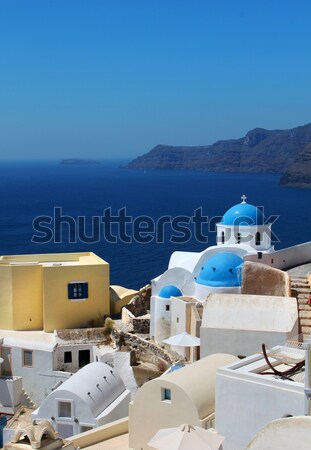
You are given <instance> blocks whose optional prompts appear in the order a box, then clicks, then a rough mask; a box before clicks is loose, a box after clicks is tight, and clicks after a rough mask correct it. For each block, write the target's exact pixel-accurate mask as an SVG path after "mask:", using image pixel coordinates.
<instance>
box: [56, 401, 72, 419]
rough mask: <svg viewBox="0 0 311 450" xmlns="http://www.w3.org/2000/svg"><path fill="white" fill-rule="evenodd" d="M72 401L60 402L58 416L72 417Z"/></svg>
mask: <svg viewBox="0 0 311 450" xmlns="http://www.w3.org/2000/svg"><path fill="white" fill-rule="evenodd" d="M71 407H72V404H71V402H62V401H59V402H58V417H72V412H71V410H72V408H71Z"/></svg>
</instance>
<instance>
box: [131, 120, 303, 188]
mask: <svg viewBox="0 0 311 450" xmlns="http://www.w3.org/2000/svg"><path fill="white" fill-rule="evenodd" d="M310 142H311V124H308V125H304V126H300V127H297V128H293V129H290V130H272V131H270V130H265V129H263V128H255V129H254V130H251V131H249V132H248V133H247V134H246V136H245V137H243V138H240V139H231V140H226V141H218V142H216V143H214V144H212V145H206V146H202V147H175V146H168V145H157V146H156V147H155V148H153V149H152V150H151V151H150V152H148V153H146V154H144V155H142V156H139V157H138V158H136V159H135V160H133V161H132V162H131V163H129V164H128V166H127V167H128V168H132V169H192V170H206V171H209V172H262V173H284V172H285V171H286V170H287V168H289V167H290V165H291V164H292V163H293V162H294V161H295V160H296V158H298V160H299V158H300V156H299V154H300V152H301V150H302V149H303V148H304V147H305V146H306V144H308V143H310ZM284 184H286V181H285V183H284Z"/></svg>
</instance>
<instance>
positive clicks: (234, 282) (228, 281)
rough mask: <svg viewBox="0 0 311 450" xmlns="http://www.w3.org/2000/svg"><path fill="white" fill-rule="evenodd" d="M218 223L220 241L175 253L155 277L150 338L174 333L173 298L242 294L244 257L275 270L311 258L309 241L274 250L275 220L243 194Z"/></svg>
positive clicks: (201, 298) (156, 339)
mask: <svg viewBox="0 0 311 450" xmlns="http://www.w3.org/2000/svg"><path fill="white" fill-rule="evenodd" d="M216 227H217V245H215V246H211V247H208V248H207V249H205V250H203V251H202V252H200V253H196V252H174V253H173V254H172V255H171V258H170V261H169V264H168V269H167V270H166V271H165V272H164V273H163V274H162V275H160V276H158V277H157V278H155V279H153V280H152V297H151V307H150V308H151V311H150V336H151V338H154V339H155V341H156V342H159V343H162V341H163V339H165V338H167V337H169V336H170V335H171V329H170V321H171V320H172V317H171V311H170V309H171V301H170V299H171V297H182V296H184V297H192V298H193V299H194V301H199V302H203V301H205V300H206V299H207V296H208V295H209V294H213V293H233V294H238V293H241V285H242V267H243V264H244V261H253V262H260V263H262V264H266V265H268V266H271V267H274V268H277V269H289V268H291V267H294V266H298V265H301V264H304V263H307V262H310V261H311V242H307V243H304V244H300V245H296V246H293V247H289V248H285V249H282V250H278V251H275V250H274V247H273V245H272V230H271V224H270V223H266V221H265V217H264V215H263V212H262V210H261V208H258V207H256V206H254V205H250V204H248V203H246V197H245V196H243V197H242V203H239V204H237V205H235V206H233V207H232V208H230V209H229V210H228V211H227V212H226V213H225V214H224V216H223V218H222V220H221V221H220V222H219V223H218V224H217V225H216ZM184 331H186V330H184Z"/></svg>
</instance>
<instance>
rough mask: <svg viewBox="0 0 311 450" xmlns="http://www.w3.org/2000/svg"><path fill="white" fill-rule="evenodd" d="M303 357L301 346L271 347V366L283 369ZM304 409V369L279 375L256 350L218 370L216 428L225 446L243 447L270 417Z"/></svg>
mask: <svg viewBox="0 0 311 450" xmlns="http://www.w3.org/2000/svg"><path fill="white" fill-rule="evenodd" d="M304 357H305V352H304V351H303V350H299V349H292V348H288V347H274V348H273V349H272V350H271V353H270V357H269V361H270V363H271V364H272V366H273V367H274V369H276V370H277V371H279V372H285V371H286V370H288V369H290V368H291V367H293V365H295V363H297V362H299V361H303V360H304ZM304 413H305V392H304V370H303V369H302V370H301V372H300V373H297V374H295V375H287V378H286V376H284V377H283V378H282V377H279V376H277V375H276V374H274V373H273V372H272V370H271V369H270V367H269V366H268V364H267V363H266V360H265V359H264V356H263V355H262V354H256V355H253V356H250V357H248V358H245V359H243V360H240V361H238V362H234V363H232V364H229V365H227V366H224V367H221V368H219V369H218V371H217V375H216V423H215V428H216V429H217V431H218V432H219V433H220V434H222V435H224V436H226V439H225V441H224V443H223V449H224V450H237V449H244V448H245V447H246V445H247V444H248V443H249V442H250V441H251V439H253V438H254V436H255V435H256V433H258V432H259V430H260V429H261V428H263V427H264V426H265V425H267V424H268V423H269V422H271V421H272V420H275V419H280V418H282V417H287V416H299V415H300V416H301V415H304ZM251 448H252V447H251ZM271 448H274V447H271ZM297 448H298V447H297Z"/></svg>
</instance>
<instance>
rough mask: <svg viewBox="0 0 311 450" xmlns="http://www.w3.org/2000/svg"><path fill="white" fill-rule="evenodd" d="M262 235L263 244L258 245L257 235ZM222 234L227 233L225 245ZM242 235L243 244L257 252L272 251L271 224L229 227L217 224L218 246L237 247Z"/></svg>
mask: <svg viewBox="0 0 311 450" xmlns="http://www.w3.org/2000/svg"><path fill="white" fill-rule="evenodd" d="M257 231H258V232H259V233H260V235H261V244H260V245H256V233H257ZM222 232H224V233H225V243H224V244H222V239H221V238H222ZM237 233H240V235H241V243H243V244H244V245H249V246H250V247H252V248H254V249H255V250H256V251H267V250H270V249H271V224H267V225H257V226H242V225H241V226H236V227H234V226H229V225H222V224H221V223H218V224H217V245H219V246H221V247H222V246H224V245H236V244H237V236H236V234H237Z"/></svg>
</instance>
